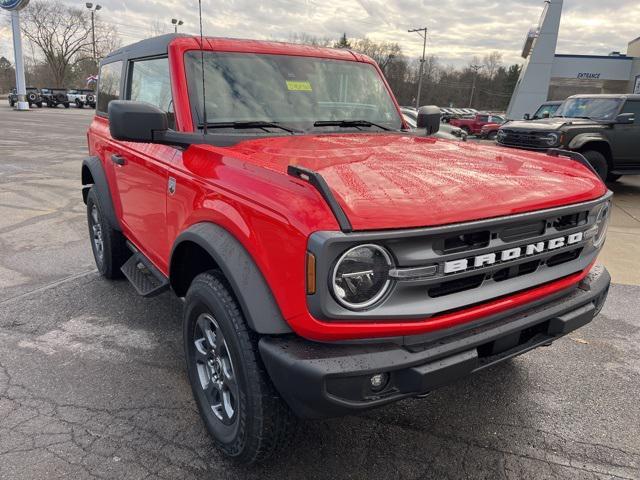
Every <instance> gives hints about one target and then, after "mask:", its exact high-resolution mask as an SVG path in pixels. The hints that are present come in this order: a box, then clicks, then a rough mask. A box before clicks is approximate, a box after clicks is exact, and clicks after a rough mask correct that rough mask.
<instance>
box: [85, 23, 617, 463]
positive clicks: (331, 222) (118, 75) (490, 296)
mask: <svg viewBox="0 0 640 480" xmlns="http://www.w3.org/2000/svg"><path fill="white" fill-rule="evenodd" d="M439 115H440V114H439V111H438V110H437V109H435V108H433V107H423V108H422V109H421V110H420V112H419V117H418V127H419V128H421V129H425V130H426V134H431V133H433V132H434V131H436V130H437V129H438V125H439ZM426 134H425V135H424V136H422V135H415V134H410V133H409V132H408V129H407V126H406V125H405V124H404V122H403V120H402V116H401V115H400V113H399V109H398V105H397V103H396V101H395V99H394V97H393V95H392V93H391V91H390V89H389V86H388V85H387V83H386V82H385V79H384V77H383V75H382V73H381V71H380V69H379V68H378V66H377V65H376V64H375V63H374V62H373V61H372V60H371V59H370V58H367V57H366V56H363V55H360V54H358V53H354V52H351V51H349V50H334V49H324V48H314V47H308V46H301V45H290V44H284V43H275V42H258V41H250V40H231V39H219V38H205V39H203V40H200V39H199V38H198V37H190V36H178V35H167V36H162V37H157V38H153V39H149V40H145V41H142V42H140V43H137V44H134V45H131V46H128V47H125V48H122V49H120V50H117V51H115V52H113V53H112V54H110V55H109V56H107V57H106V58H104V59H103V60H102V62H101V66H100V78H99V84H98V98H97V111H96V116H95V118H94V119H93V121H92V123H91V126H90V128H89V132H88V143H89V152H90V156H89V157H88V158H87V159H86V160H85V161H84V162H83V165H82V184H83V190H82V192H83V197H84V201H85V203H86V205H87V217H88V223H89V232H90V238H91V245H92V248H93V253H94V256H95V260H96V264H97V267H98V270H99V271H100V273H101V274H102V275H104V276H105V277H106V278H115V277H117V276H118V275H120V274H121V273H122V274H124V275H125V276H126V277H127V278H128V279H129V280H130V281H131V283H132V284H133V286H134V287H135V288H136V290H137V291H138V293H140V294H141V295H144V296H153V295H156V294H158V293H160V292H163V291H165V290H167V289H171V290H173V292H174V293H175V294H176V295H177V296H178V297H180V298H181V299H183V300H184V318H183V335H184V349H185V359H186V365H187V372H188V376H189V380H190V382H191V386H192V389H193V394H194V397H195V400H196V403H197V405H198V407H199V410H200V412H201V414H202V418H203V421H204V423H205V425H206V427H207V429H208V430H209V432H210V433H211V435H212V437H213V438H214V440H215V442H216V444H217V445H218V446H219V448H220V449H221V450H222V451H223V452H224V453H226V454H227V455H229V456H231V457H234V458H236V459H238V460H240V461H243V462H253V461H258V460H262V459H264V458H266V457H268V456H269V455H271V454H272V453H273V452H274V451H275V450H276V449H277V448H279V447H282V446H283V445H284V444H286V442H287V440H289V439H290V438H291V433H290V430H291V428H292V426H293V425H294V419H295V418H296V417H302V418H322V417H328V416H337V415H344V414H349V413H353V412H360V411H362V410H365V409H368V408H372V407H377V406H380V405H385V404H388V403H391V402H395V401H397V400H400V399H403V398H407V397H413V396H419V395H423V394H425V393H427V392H429V391H432V390H434V389H436V388H438V387H440V386H442V385H445V384H448V383H451V382H453V381H455V380H457V379H459V378H461V377H463V376H465V375H468V374H471V373H473V372H476V371H478V370H480V369H483V368H485V367H488V366H490V365H493V364H495V363H497V362H500V361H504V360H506V359H508V358H511V357H513V356H515V355H518V354H521V353H523V352H526V351H528V350H531V349H533V348H535V347H538V346H540V345H546V344H549V343H550V342H551V341H553V340H555V339H557V338H559V337H561V336H562V335H565V334H566V333H568V332H570V331H572V330H574V329H576V328H579V327H581V326H583V325H585V324H587V323H588V322H590V321H591V320H592V318H593V317H594V316H595V315H597V314H598V312H599V311H600V309H601V308H602V305H603V303H604V301H605V298H606V295H607V291H608V287H609V283H610V277H609V274H608V273H607V271H606V270H605V269H604V268H602V267H599V266H594V265H595V262H596V257H597V256H598V253H599V251H600V249H601V247H602V245H603V242H604V240H605V235H606V229H607V222H608V218H609V211H610V205H611V203H610V198H611V193H610V192H608V191H607V189H606V188H605V186H604V184H603V183H602V181H601V180H600V179H599V178H598V176H597V175H595V174H594V172H593V171H592V170H591V169H590V167H589V165H588V163H586V161H585V160H584V158H583V157H582V156H581V155H579V154H575V153H572V152H563V151H552V152H549V153H540V152H526V151H518V150H506V149H504V148H500V147H487V146H478V145H474V144H470V143H459V142H452V141H446V140H440V139H436V138H433V137H430V136H428V135H426Z"/></svg>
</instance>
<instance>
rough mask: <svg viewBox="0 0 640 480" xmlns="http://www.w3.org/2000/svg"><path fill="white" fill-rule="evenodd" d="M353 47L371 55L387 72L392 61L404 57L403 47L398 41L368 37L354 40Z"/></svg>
mask: <svg viewBox="0 0 640 480" xmlns="http://www.w3.org/2000/svg"><path fill="white" fill-rule="evenodd" d="M351 49H352V50H354V51H356V52H360V53H363V54H365V55H367V56H369V57H371V58H372V59H373V60H375V61H376V63H377V64H378V65H380V69H381V70H382V71H383V72H385V73H386V70H387V67H388V66H389V64H390V63H391V62H393V61H394V60H400V59H401V57H402V49H401V48H400V45H398V44H397V43H392V42H375V41H373V40H370V39H368V38H367V37H365V38H360V39H357V40H352V42H351Z"/></svg>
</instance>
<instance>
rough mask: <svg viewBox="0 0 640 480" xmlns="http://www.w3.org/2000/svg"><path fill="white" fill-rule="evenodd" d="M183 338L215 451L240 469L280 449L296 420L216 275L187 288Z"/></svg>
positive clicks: (202, 276)
mask: <svg viewBox="0 0 640 480" xmlns="http://www.w3.org/2000/svg"><path fill="white" fill-rule="evenodd" d="M183 338H184V348H185V359H186V362H187V373H188V375H189V380H190V382H191V388H192V390H193V396H194V398H195V401H196V404H197V405H198V409H199V410H200V415H201V417H202V420H203V422H204V424H205V426H206V428H207V430H208V431H209V433H210V434H211V436H212V437H213V440H214V442H215V444H216V446H217V447H218V448H219V449H220V450H221V451H222V452H223V453H224V454H225V455H227V456H229V457H231V458H233V459H234V460H236V461H237V462H240V463H245V464H250V463H254V462H260V461H263V460H266V459H267V458H269V457H271V456H272V455H273V454H274V453H275V452H276V451H278V450H280V449H282V448H284V447H285V446H286V445H287V444H288V443H289V440H290V439H291V436H292V435H291V433H292V430H293V427H294V424H295V419H294V417H293V414H292V413H291V411H290V410H289V408H288V406H287V405H286V404H285V403H284V402H283V401H282V400H281V399H280V397H279V395H278V393H277V392H276V390H275V388H274V387H273V384H272V383H271V380H270V379H269V377H268V375H267V373H266V372H265V369H264V366H263V365H262V363H261V360H260V355H259V352H258V337H257V335H256V334H255V333H254V332H252V331H250V330H249V328H248V327H247V325H246V322H245V320H244V318H243V316H242V313H241V311H240V308H239V306H238V304H237V302H236V300H235V299H234V298H233V296H232V295H231V293H230V291H229V289H228V287H227V286H226V284H225V282H224V280H223V278H222V277H221V276H220V275H219V274H218V273H217V272H216V271H211V272H206V273H202V274H200V275H198V276H197V277H196V278H195V279H194V280H193V282H192V284H191V286H190V287H189V291H188V292H187V295H186V299H185V308H184V322H183Z"/></svg>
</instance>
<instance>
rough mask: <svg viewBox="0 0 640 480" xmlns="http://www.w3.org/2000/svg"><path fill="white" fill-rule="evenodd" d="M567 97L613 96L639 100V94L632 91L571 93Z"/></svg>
mask: <svg viewBox="0 0 640 480" xmlns="http://www.w3.org/2000/svg"><path fill="white" fill-rule="evenodd" d="M569 98H613V99H616V98H617V99H622V100H640V95H638V94H633V93H606V94H605V93H602V94H589V93H582V94H579V95H571V96H570V97H569Z"/></svg>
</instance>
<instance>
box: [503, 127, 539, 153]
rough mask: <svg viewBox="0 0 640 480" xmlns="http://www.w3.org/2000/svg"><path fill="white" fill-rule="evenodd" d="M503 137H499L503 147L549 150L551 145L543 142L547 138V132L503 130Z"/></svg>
mask: <svg viewBox="0 0 640 480" xmlns="http://www.w3.org/2000/svg"><path fill="white" fill-rule="evenodd" d="M501 131H502V132H503V134H502V135H500V136H498V142H499V143H501V144H503V145H512V146H516V147H529V148H549V144H548V143H547V142H545V141H544V140H542V138H544V137H546V136H547V133H546V132H531V131H526V130H508V129H502V130H501Z"/></svg>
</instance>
